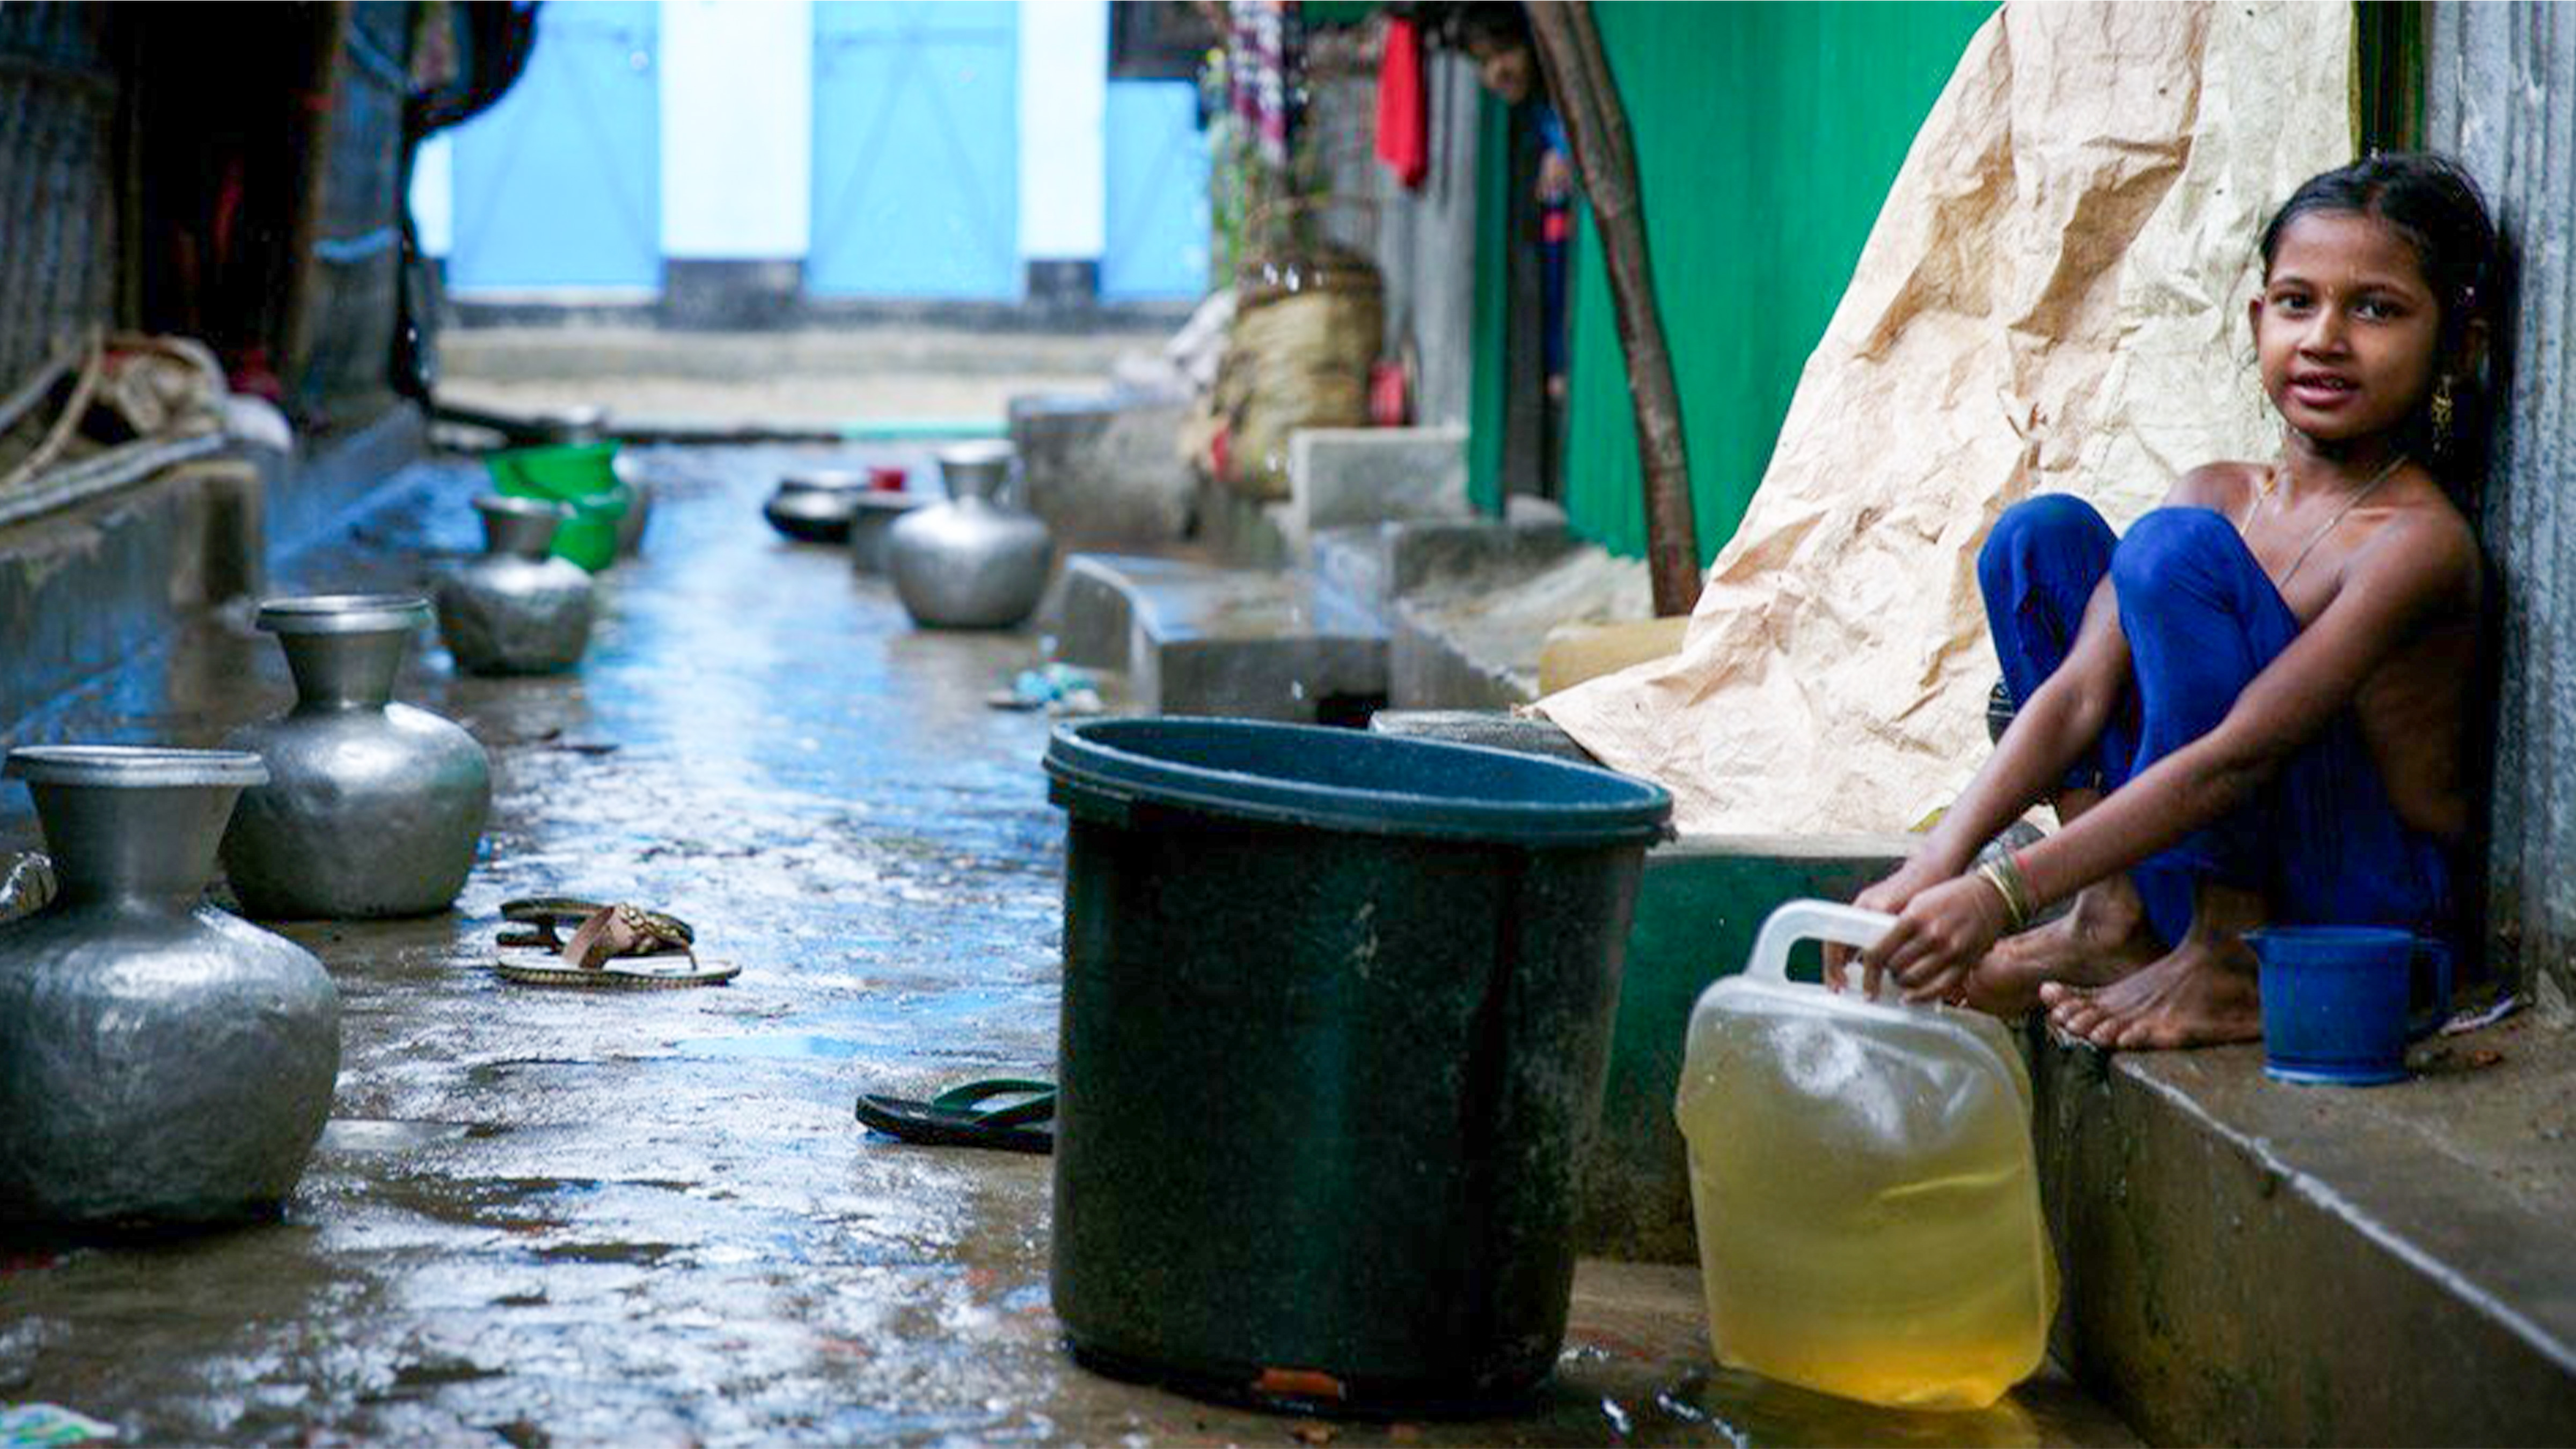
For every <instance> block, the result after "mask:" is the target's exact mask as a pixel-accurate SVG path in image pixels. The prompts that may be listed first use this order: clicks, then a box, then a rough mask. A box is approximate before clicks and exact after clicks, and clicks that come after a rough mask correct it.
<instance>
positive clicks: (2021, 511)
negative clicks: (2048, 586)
mask: <svg viewBox="0 0 2576 1449" xmlns="http://www.w3.org/2000/svg"><path fill="white" fill-rule="evenodd" d="M2111 538H2112V534H2111V525H2109V524H2108V523H2105V522H2103V521H2102V515H2101V514H2100V513H2099V512H2097V511H2096V510H2095V509H2094V507H2093V505H2092V504H2090V503H2087V502H2085V501H2084V500H2083V499H2081V498H2077V497H2075V496H2074V495H2073V494H2069V493H2042V494H2039V495H2037V496H2036V497H2032V498H2025V499H2023V500H2022V501H2021V502H2019V503H2016V504H2014V505H2013V506H2012V507H2010V508H2007V509H2005V510H2004V511H2003V515H2002V516H2001V517H1999V518H1997V519H1996V520H1995V526H1994V529H1993V531H1992V532H1990V533H1988V534H1987V535H1986V545H1985V547H1984V548H1982V549H1980V550H1978V552H1977V583H1978V585H1979V586H1980V587H1981V588H1983V589H1984V590H1985V593H1986V596H1987V597H1988V598H1993V597H1995V596H1996V595H1997V594H1998V593H2000V592H2002V591H2004V590H2005V589H2006V588H2008V587H2009V585H2010V582H2011V580H2012V578H2013V577H2014V576H2016V575H2019V576H2021V577H2025V578H2026V577H2028V576H2029V575H2030V573H2031V571H2032V568H2033V565H2034V563H2036V561H2038V560H2042V559H2051V558H2066V559H2072V558H2081V557H2083V556H2085V555H2087V554H2093V555H2099V554H2100V553H2103V552H2107V551H2108V550H2109V548H2110V547H2111Z"/></svg>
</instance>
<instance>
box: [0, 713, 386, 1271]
mask: <svg viewBox="0 0 2576 1449" xmlns="http://www.w3.org/2000/svg"><path fill="white" fill-rule="evenodd" d="M7 772H8V774H9V775H10V776H12V777H14V778H16V779H20V780H23V781H25V782H26V784H27V789H28V792H29V793H30V794H31V795H33V796H34V797H35V802H36V816H37V819H38V821H39V822H40V823H41V824H42V826H43V828H44V833H45V848H46V849H47V850H48V851H50V852H51V853H52V855H53V859H54V866H55V870H56V872H57V874H58V877H59V886H60V894H59V896H58V897H57V898H56V899H55V900H54V902H53V903H52V904H51V905H49V906H47V907H46V908H45V909H43V910H41V911H39V912H37V913H36V914H34V915H31V916H28V917H25V918H23V919H20V920H15V921H11V922H9V923H8V924H6V925H5V926H0V1220H8V1221H14V1222H32V1223H46V1224H55V1225H81V1226H127V1225H143V1224H194V1223H213V1222H225V1221H231V1220H236V1219H241V1218H248V1217H256V1216H262V1215H265V1214H269V1213H273V1212H274V1211H275V1210H276V1207H277V1205H278V1203H279V1202H280V1201H281V1200H283V1199H284V1198H285V1197H286V1195H287V1194H288V1193H290V1192H292V1191H293V1190H294V1188H295V1183H296V1180H297V1179H298V1178H299V1177H300V1176H302V1174H303V1171H304V1164H305V1160H306V1158H307V1157H308V1156H309V1155H310V1154H311V1153H312V1150H313V1143H314V1141H315V1140H316V1139H317V1138H318V1137H319V1136H320V1135H321V1132H322V1124H323V1122H324V1121H325V1119H327V1118H328V1117H329V1115H330V1111H331V1092H332V1087H333V1084H334V1083H335V1082H336V1081H337V1080H338V1077H339V1070H340V997H339V992H338V991H337V990H336V989H335V988H334V987H333V986H332V984H331V978H330V975H329V974H328V973H327V972H325V971H324V970H323V969H322V963H321V962H319V961H317V960H315V959H314V958H313V956H312V955H311V954H310V953H309V952H307V951H305V950H304V949H303V948H302V947H300V946H297V945H296V944H294V943H293V942H291V941H288V940H286V939H285V938H283V937H280V936H274V935H271V934H269V933H268V932H266V931H263V930H260V929H259V928H258V927H256V926H252V925H250V924H248V923H247V922H244V921H242V920H240V919H238V918H237V917H234V916H230V915H226V914H225V913H224V912H222V911H219V910H216V909H214V908H213V907H211V906H206V905H202V904H200V903H199V896H200V895H201V894H202V893H203V891H204V889H205V885H206V881H207V878H208V877H209V876H211V875H212V874H213V873H214V865H215V843H216V840H217V838H218V837H219V836H221V835H222V834H223V830H224V821H225V817H226V816H227V815H228V814H229V813H230V812H231V810H232V808H233V800H234V797H235V795H236V794H238V793H239V792H240V791H241V790H242V789H243V788H244V787H246V786H252V787H255V786H257V785H259V784H260V783H261V782H262V781H264V780H266V779H267V778H268V771H267V769H266V767H265V766H264V765H262V764H261V762H260V758H259V757H258V756H257V755H253V754H247V753H241V752H235V751H213V750H165V749H143V748H133V747H122V746H104V745H101V746H78V745H64V746H45V747H35V748H26V749H18V750H13V751H11V752H10V754H9V760H8V766H7Z"/></svg>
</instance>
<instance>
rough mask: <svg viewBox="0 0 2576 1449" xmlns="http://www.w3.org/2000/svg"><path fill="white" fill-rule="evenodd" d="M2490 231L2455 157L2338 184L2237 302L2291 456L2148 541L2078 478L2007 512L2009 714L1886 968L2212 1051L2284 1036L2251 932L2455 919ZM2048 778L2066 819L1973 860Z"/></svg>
mask: <svg viewBox="0 0 2576 1449" xmlns="http://www.w3.org/2000/svg"><path fill="white" fill-rule="evenodd" d="M2495 249H2496V243H2495V230H2494V227H2493V225H2492V224H2491V223H2490V222H2489V221H2488V218H2487V214H2486V209H2485V207H2484V205H2483V204H2482V203H2481V201H2480V200H2479V197H2478V194H2477V191H2476V188H2475V187H2474V185H2473V184H2472V183H2471V182H2470V181H2469V180H2468V178H2467V177H2466V176H2465V175H2464V174H2462V173H2461V172H2460V171H2459V169H2458V168H2457V167H2455V166H2453V165H2452V164H2450V163H2449V162H2447V161H2443V160H2440V159H2438V158H2435V157H2430V156H2381V157H2374V158H2372V159H2370V160H2367V161H2362V162H2358V163H2355V164H2353V165H2350V166H2346V167H2343V168H2341V169H2339V170H2335V171H2330V172H2327V173H2326V174H2324V175H2322V176H2318V177H2316V178H2315V179H2313V180H2311V181H2309V182H2308V183H2307V184H2306V185H2304V186H2302V187H2300V188H2299V189H2298V191H2297V192H2296V193H2295V194H2294V195H2293V196H2291V198H2290V200H2289V202H2288V203H2287V204H2286V205H2284V206H2283V207H2282V208H2281V210H2280V212H2279V214H2278V215H2276V216H2275V217H2273V219H2272V221H2271V224H2270V225H2269V226H2267V227H2266V228H2265V229H2264V232H2263V238H2262V256H2263V267H2264V271H2263V288H2262V292H2261V294H2260V295H2258V296H2257V297H2255V298H2254V299H2253V300H2252V301H2251V302H2250V303H2249V304H2248V308H2247V311H2248V316H2249V318H2250V320H2251V322H2252V324H2253V330H2254V344H2255V352H2256V355H2257V358H2258V361H2259V364H2260V370H2261V375H2262V383H2263V390H2264V392H2265V394H2266V395H2267V396H2268V397H2269V398H2270V399H2271V402H2272V406H2273V408H2274V409H2275V410H2277V411H2278V412H2279V413H2280V415H2281V422H2282V444H2281V453H2280V456H2279V457H2278V458H2277V459H2276V460H2274V461H2272V462H2270V463H2236V462H2221V463H2210V464H2206V465H2204V466H2202V467H2199V468H2195V469H2193V470H2192V471H2191V472H2190V473H2187V474H2185V475H2184V476H2183V477H2182V479H2181V480H2180V481H2179V482H2177V483H2176V484H2175V485H2174V488H2173V491H2172V492H2171V493H2170V494H2168V495H2167V497H2166V499H2165V506H2163V507H2161V508H2158V509H2156V510H2155V511H2153V512H2151V513H2149V514H2147V515H2146V516H2145V517H2143V518H2141V519H2139V520H2138V522H2137V523H2136V524H2135V525H2134V526H2133V527H2132V528H2131V529H2130V530H2129V533H2128V535H2127V537H2125V538H2117V539H2115V538H2114V536H2113V534H2112V532H2111V529H2110V527H2109V526H2108V525H2107V524H2105V523H2104V522H2103V521H2102V518H2101V515H2099V514H2098V513H2096V512H2094V511H2093V509H2092V508H2091V507H2090V506H2089V505H2087V504H2085V503H2083V502H2081V501H2079V500H2077V499H2074V498H2069V497H2063V496H2047V497H2038V498H2032V499H2030V500H2028V501H2026V502H2023V503H2021V504H2018V505H2016V506H2014V507H2013V508H2011V509H2008V510H2006V511H2005V513H2004V514H2003V516H2002V517H2001V518H2000V519H1999V520H1997V522H1996V524H1995V528H1994V531H1993V533H1992V535H1991V536H1990V537H1989V539H1988V541H1987V543H1986V546H1985V550H1984V552H1983V553H1982V555H1981V556H1980V557H1979V560H1978V581H1979V584H1980V587H1981V589H1982V591H1983V593H1984V595H1985V603H1986V613H1987V618H1988V620H1989V622H1990V624H1991V627H1992V629H1993V632H1994V637H1995V649H1996V652H1997V653H1998V654H1999V655H2000V656H2001V657H2002V662H2003V674H2004V681H2005V685H2006V687H2007V689H2009V691H2010V692H2011V693H2012V695H2013V698H2014V699H2015V700H2016V701H2017V704H2018V708H2017V711H2016V714H2015V717H2014V719H2013V722H2012V725H2011V727H2010V728H2009V729H2008V730H2006V731H2005V733H2004V735H2003V737H2002V739H2001V740H2000V741H1999V742H1998V743H1997V745H1996V748H1995V753H1994V755H1993V757H1992V758H1991V759H1989V760H1988V761H1987V763H1986V765H1985V767H1984V768H1983V769H1982V770H1980V771H1979V772H1978V773H1977V776H1976V778H1975V779H1974V780H1973V781H1971V782H1970V783H1969V785H1968V787H1967V789H1966V790H1965V791H1964V792H1962V793H1961V795H1960V797H1959V799H1958V802H1957V803H1956V804H1954V805H1953V806H1952V807H1951V808H1950V809H1949V811H1948V812H1946V813H1945V814H1944V816H1943V817H1942V820H1941V823H1940V824H1939V825H1938V826H1937V827H1936V828H1935V829H1934V830H1933V831H1932V832H1931V833H1930V834H1929V835H1928V836H1926V837H1925V839H1924V840H1923V842H1922V844H1921V846H1920V847H1919V848H1917V849H1916V851H1915V852H1914V854H1913V856H1912V858H1911V859H1909V860H1908V861H1907V862H1906V864H1905V865H1904V866H1903V867H1901V868H1900V869H1899V870H1897V871H1896V873H1895V874H1893V875H1891V876H1889V877H1888V878H1887V879H1886V880H1884V881H1881V882H1880V883H1879V884H1877V885H1875V886H1872V887H1871V888H1870V889H1869V890H1867V891H1864V892H1863V893H1862V894H1861V895H1860V897H1859V898H1858V904H1860V905H1862V906H1866V907H1869V908H1872V909H1875V910H1881V911H1887V912H1892V913H1894V914H1895V915H1896V918H1897V919H1896V924H1895V926H1894V927H1893V929H1891V930H1890V931H1889V932H1888V933H1887V935H1886V937H1885V938H1884V939H1883V940H1881V941H1880V942H1879V943H1878V945H1876V946H1875V947H1872V948H1871V949H1870V950H1868V951H1866V952H1864V953H1861V957H1860V959H1861V964H1862V967H1863V970H1864V973H1865V985H1866V987H1867V989H1869V990H1870V991H1871V992H1873V993H1875V991H1876V990H1877V987H1878V983H1879V978H1880V977H1881V976H1882V975H1892V976H1893V978H1894V980H1895V983H1896V984H1897V986H1898V987H1899V988H1900V989H1901V990H1902V991H1903V993H1904V994H1905V995H1906V996H1907V997H1909V998H1912V999H1918V1000H1923V999H1938V1000H1949V1001H1954V1002H1963V1003H1966V1004H1972V1005H1975V1006H1978V1007H1981V1008H1983V1009H1985V1010H1988V1011H1992V1012H1995V1013H1997V1014H2002V1015H2018V1014H2019V1013H2021V1012H2023V1011H2025V1010H2027V1009H2029V1007H2030V1006H2031V1005H2032V1004H2033V1002H2034V1000H2036V1001H2037V1002H2039V1003H2041V1004H2044V1005H2045V1006H2046V1007H2047V1008H2048V1011H2049V1014H2050V1017H2051V1019H2052V1020H2053V1021H2054V1022H2055V1023H2056V1024H2057V1025H2058V1026H2059V1027H2060V1028H2061V1029H2063V1030H2065V1031H2067V1032H2069V1033H2071V1034H2073V1035H2076V1036H2079V1037H2083V1038H2085V1039H2087V1040H2090V1041H2092V1042H2093V1043H2095V1044H2096V1045H2099V1046H2105V1047H2180V1046H2193V1045H2199V1044H2203V1043H2210V1042H2228V1041H2244V1040H2251V1039H2253V1038H2255V1037H2257V1036H2259V1035H2260V1034H2261V1027H2262V1021H2261V1016H2260V1012H2259V1008H2258V1004H2257V1001H2256V996H2255V974H2254V963H2253V955H2252V952H2251V951H2250V949H2249V948H2248V947H2247V946H2246V945H2245V943H2244V940H2243V934H2244V932H2246V931H2247V930H2249V929H2251V928H2253V927H2256V926H2259V925H2263V924H2266V923H2268V922H2278V923H2283V924H2307V923H2331V924H2347V925H2386V926H2398V927H2402V928H2404V929H2407V930H2411V931H2415V932H2419V933H2423V934H2429V935H2441V936H2445V937H2448V936H2451V935H2453V934H2454V933H2455V921H2454V911H2455V907H2456V901H2455V899H2454V894H2453V882H2454V880H2455V877H2456V869H2457V852H2458V849H2459V847H2460V846H2461V844H2462V843H2463V840H2464V837H2465V836H2466V835H2467V833H2468V830H2469V825H2470V819H2471V804H2470V799H2469V770H2468V757H2467V752H2468V747H2469V739H2470V727H2471V693H2472V689H2471V686H2472V681H2473V680H2474V679H2475V677H2476V673H2477V640H2478V622H2477V621H2478V611H2479V608H2480V585H2481V580H2482V577H2483V566H2482V564H2481V561H2480V558H2479V554H2478V546H2477V540H2476V537H2475V534H2474V532H2473V531H2472V529H2471V527H2470V525H2469V522H2468V520H2467V519H2466V518H2465V517H2463V515H2462V512H2461V508H2460V503H2459V499H2460V498H2461V497H2462V496H2464V495H2462V494H2461V493H2460V492H2459V491H2458V490H2461V489H2464V488H2466V487H2467V486H2469V485H2470V484H2472V483H2473V482H2474V481H2475V480H2474V477H2473V472H2474V467H2475V457H2474V455H2475V453H2476V451H2477V450H2476V449H2475V448H2473V447H2470V446H2468V444H2467V440H2468V438H2469V437H2470V436H2471V434H2472V432H2473V428H2472V420H2471V417H2470V414H2471V412H2472V411H2473V409H2472V407H2471V397H2470V393H2471V389H2472V387H2473V386H2474V384H2473V380H2472V377H2473V372H2474V369H2475V367H2476V364H2477V362H2478V359H2479V355H2480V352H2481V350H2482V348H2483V346H2484V342H2485V338H2486V332H2487V322H2486V317H2485V315H2484V309H2485V307H2486V306H2487V305H2488V303H2489V295H2488V294H2489V292H2490V291H2491V289H2492V281H2491V272H2492V269H2493V267H2494V257H2495ZM2043 799H2053V800H2054V803H2055V806H2056V811H2057V815H2058V818H2059V820H2060V821H2061V822H2062V824H2063V827H2064V828H2063V829H2061V830H2059V831H2058V833H2057V834H2055V835H2053V836H2051V837H2050V838H2048V839H2047V840H2044V841H2042V842H2040V843H2039V844H2037V845H2034V846H2031V847H2029V848H2028V849H2026V850H2022V851H2019V852H2011V853H2002V854H1999V855H1995V856H1990V857H1989V859H1988V860H1987V861H1986V862H1985V863H1984V864H1980V865H1976V866H1975V867H1974V870H1973V873H1969V872H1971V866H1972V861H1973V860H1974V858H1975V857H1976V854H1977V851H1978V847H1979V845H1980V843H1981V842H1984V841H1986V840H1987V839H1989V838H1990V837H1992V836H1993V835H1994V834H1995V833H1996V832H1997V831H1999V830H2001V829H2002V828H2003V827H2004V826H2005V825H2006V824H2007V823H2009V822H2011V821H2012V820H2014V819H2016V818H2018V817H2019V816H2020V815H2021V814H2022V813H2023V812H2024V811H2026V810H2028V809H2029V808H2030V807H2031V806H2033V805H2035V804H2037V803H2039V802H2040V801H2041V800H2043ZM2069 896H2072V897H2073V898H2074V900H2073V904H2072V906H2071V907H2070V909H2069V910H2068V911H2067V913H2066V914H2065V915H2064V916H2063V917H2061V918H2060V919H2059V920H2057V921H2054V922H2052V923H2050V924H2048V925H2046V926H2043V927H2041V928H2039V929H2036V930H2031V931H2027V932H2023V933H2022V934H2017V935H2016V934H2010V933H2013V932H2017V931H2021V928H2022V927H2023V926H2024V925H2025V924H2026V923H2027V922H2028V920H2029V918H2030V916H2031V914H2032V913H2033V912H2035V911H2037V910H2038V909H2039V908H2040V907H2042V906H2044V905H2047V904H2049V903H2051V902H2054V901H2058V900H2061V899H2064V898H2066V897H2069ZM1843 964H1844V963H1843V960H1842V959H1841V956H1840V955H1839V954H1838V955H1837V956H1836V957H1835V958H1834V959H1833V960H1832V961H1831V963H1830V965H1829V971H1828V980H1829V981H1830V982H1832V983H1833V984H1835V985H1836V986H1839V985H1840V981H1841V968H1842V966H1843Z"/></svg>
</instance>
